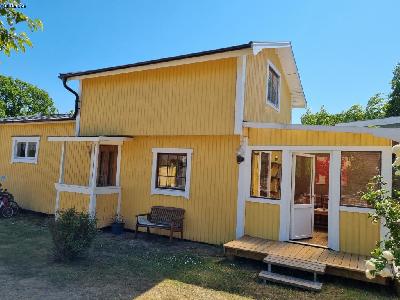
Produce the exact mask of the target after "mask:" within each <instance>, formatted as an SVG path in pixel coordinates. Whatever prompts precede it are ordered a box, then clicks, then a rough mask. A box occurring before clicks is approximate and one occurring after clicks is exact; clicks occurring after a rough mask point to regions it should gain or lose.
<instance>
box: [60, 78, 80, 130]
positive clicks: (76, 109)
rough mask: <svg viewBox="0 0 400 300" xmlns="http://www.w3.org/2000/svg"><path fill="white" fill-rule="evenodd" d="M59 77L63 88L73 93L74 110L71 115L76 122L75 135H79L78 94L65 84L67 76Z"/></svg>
mask: <svg viewBox="0 0 400 300" xmlns="http://www.w3.org/2000/svg"><path fill="white" fill-rule="evenodd" d="M60 79H61V80H62V83H63V86H64V88H65V89H67V90H68V91H69V92H71V93H72V94H74V95H75V111H74V114H73V116H72V119H75V123H76V128H75V135H76V136H79V131H80V130H79V129H80V126H79V125H80V112H79V110H80V105H79V104H80V99H79V94H78V93H77V92H76V91H74V90H73V89H72V88H71V87H69V86H68V85H67V80H68V78H67V77H60Z"/></svg>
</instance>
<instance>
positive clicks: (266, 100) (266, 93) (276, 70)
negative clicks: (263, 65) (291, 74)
mask: <svg viewBox="0 0 400 300" xmlns="http://www.w3.org/2000/svg"><path fill="white" fill-rule="evenodd" d="M269 68H272V69H273V70H274V71H275V73H276V74H278V76H279V84H278V106H277V107H276V106H275V105H274V104H272V103H271V102H269V101H268V81H269V76H270V74H269ZM281 83H282V75H281V73H280V72H279V70H278V68H277V67H275V65H274V64H273V63H272V62H271V61H270V60H268V61H267V82H266V84H265V89H266V92H265V102H266V103H267V105H269V106H271V107H272V108H273V109H275V110H276V111H277V112H280V110H281Z"/></svg>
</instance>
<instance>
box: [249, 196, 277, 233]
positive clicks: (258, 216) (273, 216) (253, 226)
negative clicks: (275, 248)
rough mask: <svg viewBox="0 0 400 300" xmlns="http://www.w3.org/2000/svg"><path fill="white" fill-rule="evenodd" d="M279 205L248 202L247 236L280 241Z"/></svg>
mask: <svg viewBox="0 0 400 300" xmlns="http://www.w3.org/2000/svg"><path fill="white" fill-rule="evenodd" d="M279 209H280V207H279V205H274V204H268V203H258V202H250V201H246V212H245V229H244V232H245V234H248V235H251V236H254V237H260V238H264V239H269V240H279V226H280V225H279V222H280V212H279Z"/></svg>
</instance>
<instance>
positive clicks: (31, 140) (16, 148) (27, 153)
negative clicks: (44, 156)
mask: <svg viewBox="0 0 400 300" xmlns="http://www.w3.org/2000/svg"><path fill="white" fill-rule="evenodd" d="M39 141H40V137H37V136H35V137H14V138H13V143H12V156H11V162H12V163H18V162H21V163H30V164H36V163H37V159H38V152H39Z"/></svg>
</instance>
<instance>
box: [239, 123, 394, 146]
mask: <svg viewBox="0 0 400 300" xmlns="http://www.w3.org/2000/svg"><path fill="white" fill-rule="evenodd" d="M243 126H244V127H247V128H268V129H287V130H308V131H328V132H348V133H366V134H372V135H374V136H376V137H381V138H386V139H389V140H392V141H396V142H400V130H399V129H398V128H376V127H359V126H325V125H302V124H280V123H257V122H243Z"/></svg>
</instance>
